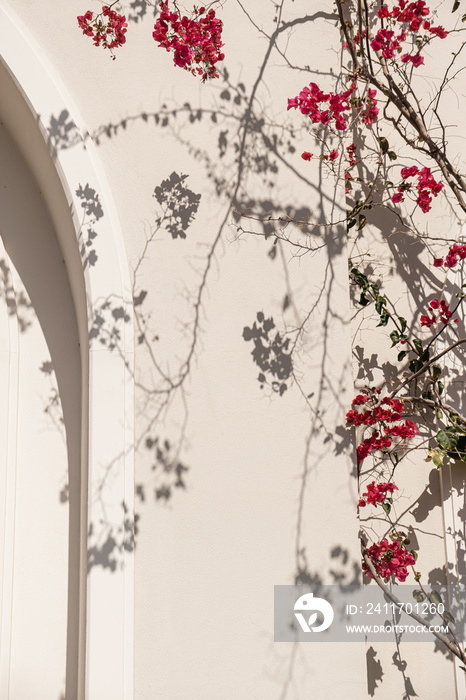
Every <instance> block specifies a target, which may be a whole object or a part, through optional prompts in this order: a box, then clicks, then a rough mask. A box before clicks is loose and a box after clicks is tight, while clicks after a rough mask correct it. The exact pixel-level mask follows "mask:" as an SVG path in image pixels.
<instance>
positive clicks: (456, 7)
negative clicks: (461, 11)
mask: <svg viewBox="0 0 466 700" xmlns="http://www.w3.org/2000/svg"><path fill="white" fill-rule="evenodd" d="M459 6H460V0H455V2H454V3H453V9H452V12H456V10H457V9H458V7H459Z"/></svg>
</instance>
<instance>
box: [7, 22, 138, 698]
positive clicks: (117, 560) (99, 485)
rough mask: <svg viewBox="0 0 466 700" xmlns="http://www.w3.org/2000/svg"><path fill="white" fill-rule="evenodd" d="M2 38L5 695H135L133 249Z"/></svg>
mask: <svg viewBox="0 0 466 700" xmlns="http://www.w3.org/2000/svg"><path fill="white" fill-rule="evenodd" d="M0 34H1V37H0V46H1V47H2V48H1V61H0V91H1V94H2V102H1V106H0V120H1V122H2V124H1V134H0V146H1V149H2V163H1V167H0V171H1V186H2V193H1V197H0V206H1V209H2V211H1V215H0V234H1V236H2V238H3V241H4V248H2V249H0V278H1V280H2V285H1V290H0V324H1V326H0V328H1V333H2V339H1V341H0V352H1V358H0V360H1V362H0V379H1V381H2V382H4V383H3V384H2V392H0V393H2V394H4V395H3V397H2V401H1V402H0V417H1V418H2V420H3V422H2V427H1V430H2V431H3V433H4V437H5V442H4V444H5V449H4V450H3V453H2V454H1V455H0V459H1V463H0V475H1V476H0V486H1V487H2V488H3V489H4V495H5V497H4V498H3V501H2V500H1V498H0V540H1V541H2V544H1V545H0V579H1V583H0V586H1V587H0V595H1V598H0V605H1V609H2V637H1V647H0V695H1V696H2V698H5V700H21V699H22V698H23V697H32V695H34V697H36V698H42V697H43V698H44V700H45V698H46V699H47V700H49V699H50V698H51V699H52V700H54V698H55V697H56V700H59V698H61V697H66V700H75V699H79V700H83V699H84V698H86V699H89V700H94V699H95V700H106V698H108V699H109V700H110V699H111V700H119V699H120V698H121V700H123V698H124V699H125V700H130V699H131V697H132V694H133V690H132V689H133V524H134V521H133V490H134V479H133V372H132V365H133V326H132V313H131V305H132V299H131V285H130V283H129V273H128V269H127V263H126V254H125V251H124V246H123V242H122V236H121V232H120V229H119V225H118V220H117V217H116V215H115V212H114V207H113V204H112V200H111V195H110V194H109V193H108V191H107V187H106V182H105V178H104V177H103V176H102V173H101V172H100V170H99V166H98V160H97V159H96V157H95V154H93V153H92V152H91V151H92V144H88V143H87V142H86V141H85V138H83V132H82V130H80V129H79V128H78V127H77V126H76V122H75V121H73V118H74V119H76V117H75V115H73V116H72V109H71V108H70V105H69V100H68V99H67V98H66V96H64V91H63V90H62V89H61V88H57V82H56V80H55V77H54V76H53V75H52V71H51V70H50V68H49V67H47V66H45V65H43V63H42V62H41V60H40V57H39V56H38V54H37V53H36V52H35V51H34V48H33V40H32V39H31V37H29V36H28V35H27V33H26V32H25V30H24V29H23V28H22V27H21V26H19V25H18V24H17V22H16V20H15V18H14V17H13V16H10V15H9V14H8V12H7V11H6V10H5V9H4V8H0ZM64 114H66V115H67V117H68V118H69V120H70V122H71V123H72V124H73V128H74V130H75V134H76V138H77V143H79V147H77V148H75V149H74V150H68V151H65V150H62V151H61V150H60V149H59V148H58V147H57V148H55V147H54V139H53V133H52V130H51V129H50V125H51V124H52V123H53V119H54V118H55V117H57V118H60V115H64ZM55 145H56V143H55ZM96 163H97V164H96ZM42 356H44V357H42ZM6 386H8V392H5V391H4V389H5V387H6ZM47 391H48V392H49V393H48V394H47ZM47 397H49V403H50V406H49V405H48V403H47V401H48V399H47ZM60 407H61V409H62V413H63V415H62V416H61V415H60ZM52 409H53V410H55V414H54V415H53V418H54V421H55V422H54V423H53V426H52V418H51V416H52V414H53V410H52ZM47 421H49V422H50V427H47V426H48V423H47ZM62 421H63V422H62ZM48 430H49V431H50V432H49V433H48V432H47V431H48ZM60 470H61V471H60ZM41 477H42V478H41ZM57 479H58V481H57ZM67 479H68V480H67ZM60 480H61V481H60ZM57 484H58V486H59V488H57ZM2 495H3V494H2ZM9 611H11V615H10V614H9ZM41 640H42V641H41ZM31 660H32V661H31ZM31 663H32V666H31ZM34 668H36V670H37V672H34V670H33V669H34ZM21 670H22V673H21ZM25 684H26V685H25ZM28 684H29V685H28ZM26 686H27V687H26Z"/></svg>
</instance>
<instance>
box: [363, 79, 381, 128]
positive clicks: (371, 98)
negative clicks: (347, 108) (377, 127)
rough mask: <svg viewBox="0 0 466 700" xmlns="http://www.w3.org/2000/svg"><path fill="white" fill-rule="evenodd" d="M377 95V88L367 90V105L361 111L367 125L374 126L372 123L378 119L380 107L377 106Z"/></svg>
mask: <svg viewBox="0 0 466 700" xmlns="http://www.w3.org/2000/svg"><path fill="white" fill-rule="evenodd" d="M376 95H377V90H372V88H369V90H368V92H367V100H366V107H365V109H363V111H362V112H361V117H362V120H363V122H364V124H366V125H367V126H369V127H370V126H372V124H373V123H374V122H375V121H377V115H378V113H379V108H378V107H377V100H376V99H375V96H376Z"/></svg>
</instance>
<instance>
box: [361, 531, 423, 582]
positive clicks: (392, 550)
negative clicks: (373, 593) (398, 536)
mask: <svg viewBox="0 0 466 700" xmlns="http://www.w3.org/2000/svg"><path fill="white" fill-rule="evenodd" d="M367 553H368V555H369V557H370V559H371V561H372V563H373V565H374V568H375V570H376V572H377V573H378V575H379V576H380V577H381V578H383V579H385V581H387V580H388V579H389V578H390V577H391V576H393V575H394V576H395V578H397V579H398V581H406V578H407V576H408V569H407V567H408V566H412V565H413V564H414V563H415V560H414V557H413V555H412V554H411V552H407V551H406V549H404V548H403V547H402V545H401V544H400V542H398V541H396V540H395V541H394V542H392V543H391V544H389V542H388V540H387V538H386V537H384V538H383V539H382V540H380V542H376V543H375V544H373V545H372V546H371V547H369V548H368V550H367ZM362 569H363V571H364V572H365V573H366V574H369V576H370V577H371V578H372V574H371V573H370V571H369V569H368V567H367V564H366V562H365V561H363V562H362Z"/></svg>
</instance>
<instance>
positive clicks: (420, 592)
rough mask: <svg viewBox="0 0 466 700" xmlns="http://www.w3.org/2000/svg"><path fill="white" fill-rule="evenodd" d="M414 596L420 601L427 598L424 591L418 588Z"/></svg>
mask: <svg viewBox="0 0 466 700" xmlns="http://www.w3.org/2000/svg"><path fill="white" fill-rule="evenodd" d="M413 598H414V600H417V602H418V603H422V601H423V600H425V598H426V597H425V595H424V593H423V592H422V591H419V590H416V591H413Z"/></svg>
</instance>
